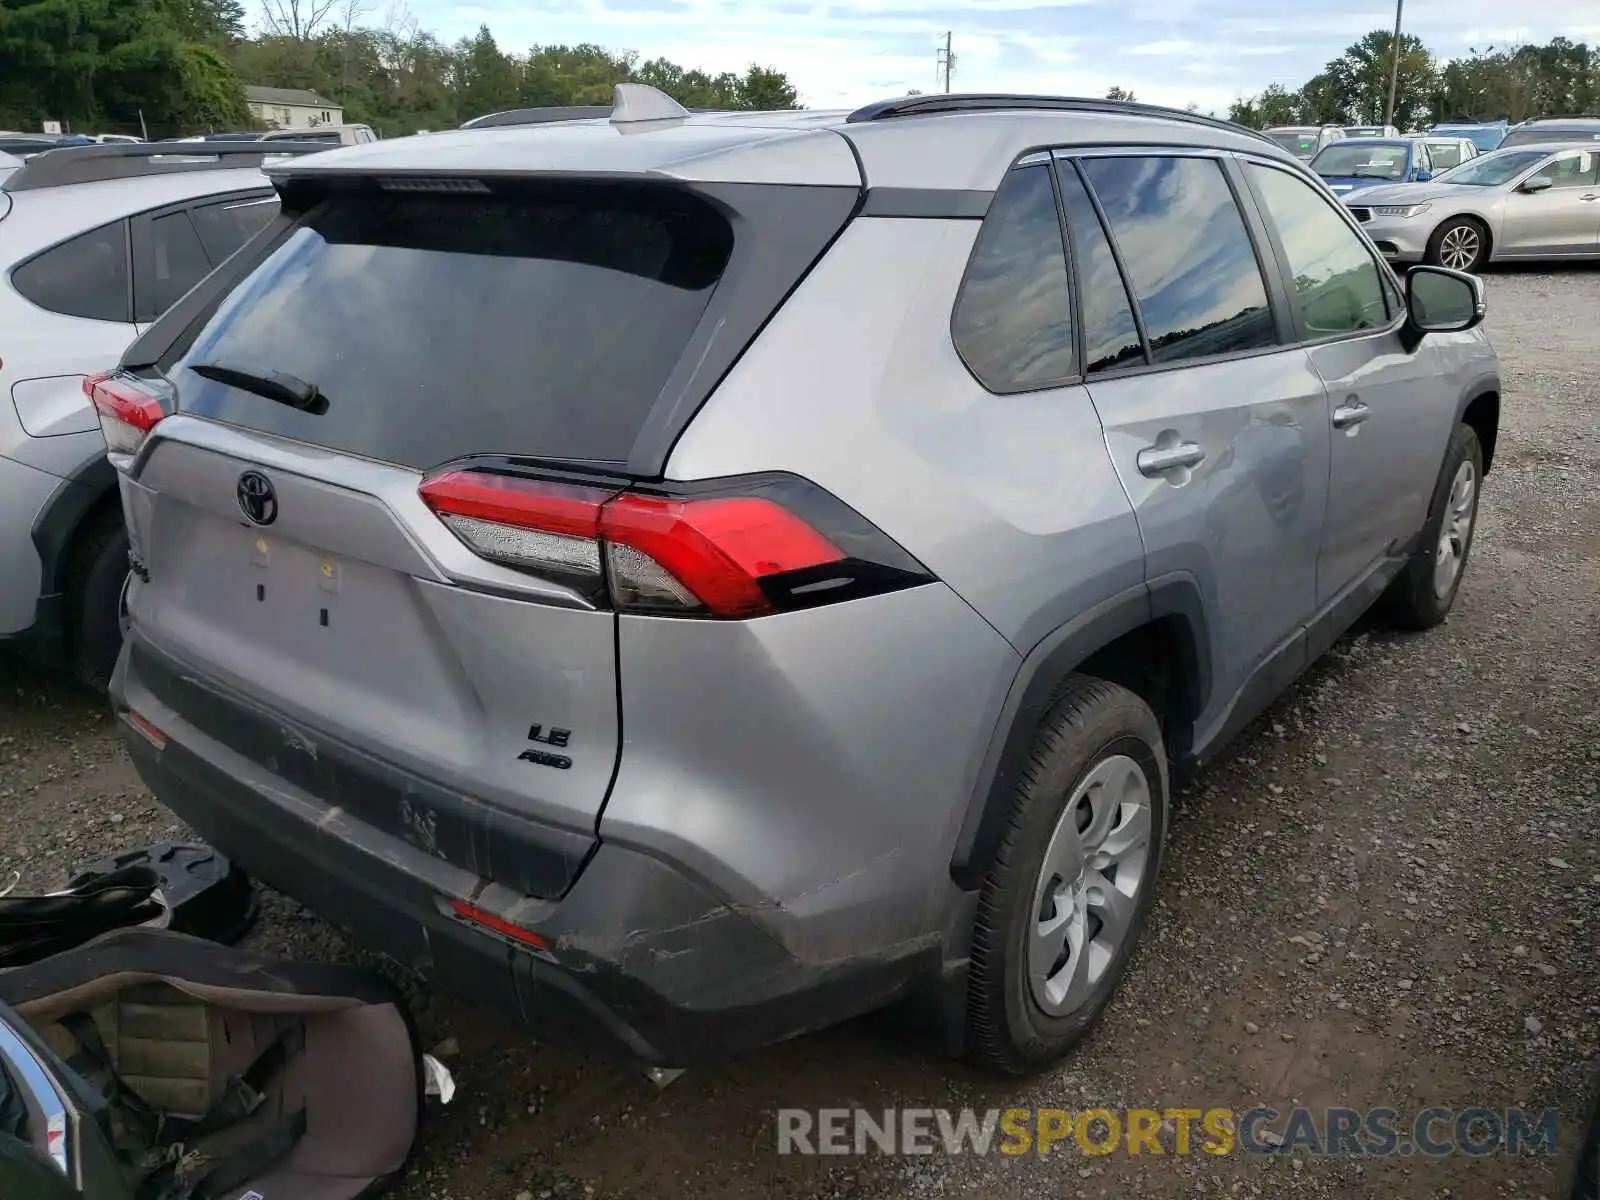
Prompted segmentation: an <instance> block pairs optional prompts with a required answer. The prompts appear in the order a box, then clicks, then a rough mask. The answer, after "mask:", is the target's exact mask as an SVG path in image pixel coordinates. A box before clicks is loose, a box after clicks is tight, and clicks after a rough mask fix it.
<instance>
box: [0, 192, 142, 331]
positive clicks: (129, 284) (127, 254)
mask: <svg viewBox="0 0 1600 1200" xmlns="http://www.w3.org/2000/svg"><path fill="white" fill-rule="evenodd" d="M131 224H132V221H131V219H130V218H128V217H118V218H117V219H116V220H115V221H102V222H101V223H100V224H98V225H94V226H91V227H90V228H88V229H80V230H78V232H77V233H74V234H71V235H70V236H68V237H64V238H62V239H61V240H60V241H57V242H52V243H51V244H50V245H48V246H45V247H44V248H43V249H41V250H35V251H34V252H33V253H32V254H30V255H28V257H27V258H24V259H22V260H21V261H20V262H16V263H13V264H11V268H10V270H8V271H7V272H6V279H7V281H8V282H9V283H10V284H11V287H12V290H14V291H15V292H16V293H17V295H19V296H21V297H22V298H23V299H24V300H26V301H27V302H28V303H29V304H32V305H33V306H34V307H35V308H37V309H39V310H40V311H41V312H47V313H53V314H54V315H56V316H58V317H70V318H72V319H73V320H75V321H103V320H105V318H104V317H85V316H80V315H79V314H77V313H70V312H60V311H59V310H57V309H54V308H46V307H45V306H44V305H42V304H40V303H38V302H37V301H35V300H34V299H33V297H31V296H29V295H28V294H27V293H26V292H24V291H23V290H22V289H21V288H19V287H17V283H16V280H15V279H13V278H12V276H14V275H15V274H16V273H17V272H18V271H20V270H22V268H23V267H26V266H27V265H28V264H29V263H31V262H33V261H34V260H36V259H40V258H43V257H44V256H45V255H46V254H49V253H50V252H51V251H52V250H58V249H60V248H61V247H62V246H65V245H66V244H67V243H68V242H70V241H74V240H75V239H77V238H81V237H85V236H87V235H88V234H91V233H98V232H100V230H102V229H106V228H109V227H110V226H112V225H120V226H122V267H123V270H122V278H123V283H124V285H125V287H124V291H125V293H126V294H125V295H124V296H123V299H122V303H123V309H122V313H123V315H122V319H121V320H120V321H111V322H108V323H109V324H112V325H132V324H133V323H134V321H135V320H136V318H135V316H134V309H133V234H132V231H131V229H130V228H129V227H130V226H131Z"/></svg>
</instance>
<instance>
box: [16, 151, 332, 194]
mask: <svg viewBox="0 0 1600 1200" xmlns="http://www.w3.org/2000/svg"><path fill="white" fill-rule="evenodd" d="M328 149H329V147H328V146H327V144H326V143H323V142H114V143H110V144H102V145H94V146H62V147H61V148H59V149H56V150H47V151H45V152H44V153H43V154H36V155H34V156H33V157H32V158H29V159H27V160H26V161H24V162H23V164H22V166H20V167H19V168H17V169H16V170H15V171H13V172H12V173H11V174H10V175H8V176H6V178H5V181H4V182H3V183H0V188H4V189H5V190H6V191H8V192H30V191H33V190H35V189H37V188H47V187H60V186H62V185H63V184H68V183H97V182H99V181H100V180H103V179H131V178H134V177H135V176H140V175H167V174H176V173H179V172H185V171H217V170H224V171H226V170H238V169H239V168H242V167H259V166H260V165H261V163H262V160H263V159H266V158H276V157H279V156H281V155H287V154H318V153H322V152H325V151H327V150H328Z"/></svg>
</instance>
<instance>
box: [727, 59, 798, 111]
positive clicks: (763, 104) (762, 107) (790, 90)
mask: <svg viewBox="0 0 1600 1200" xmlns="http://www.w3.org/2000/svg"><path fill="white" fill-rule="evenodd" d="M798 98H799V97H798V95H797V93H796V92H795V90H794V85H793V84H791V83H790V82H789V77H788V76H787V75H785V74H784V73H783V72H782V71H775V70H773V69H772V68H771V67H761V66H757V65H756V64H755V63H751V64H750V69H749V70H748V71H746V72H745V73H744V78H743V79H741V80H740V81H739V102H738V107H739V108H748V109H753V110H754V111H756V112H770V111H773V110H775V109H780V108H794V107H795V101H796V100H797V99H798Z"/></svg>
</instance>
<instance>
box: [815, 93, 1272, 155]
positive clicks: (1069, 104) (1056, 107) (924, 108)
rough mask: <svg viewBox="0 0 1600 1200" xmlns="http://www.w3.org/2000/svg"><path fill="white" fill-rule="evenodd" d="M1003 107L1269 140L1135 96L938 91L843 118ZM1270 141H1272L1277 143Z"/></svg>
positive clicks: (1258, 133) (882, 102)
mask: <svg viewBox="0 0 1600 1200" xmlns="http://www.w3.org/2000/svg"><path fill="white" fill-rule="evenodd" d="M1005 109H1022V110H1026V109H1036V110H1041V111H1051V112H1092V113H1113V114H1128V115H1132V116H1141V117H1161V118H1163V119H1165V120H1168V121H1187V122H1189V123H1190V124H1192V125H1204V126H1207V127H1208V128H1211V129H1225V130H1227V131H1228V132H1229V133H1242V134H1247V135H1248V136H1250V137H1254V138H1259V139H1260V140H1261V141H1264V142H1272V139H1271V138H1269V137H1267V136H1266V135H1265V134H1263V133H1262V132H1261V131H1260V130H1258V129H1250V128H1248V127H1246V126H1244V125H1236V124H1234V123H1233V122H1232V121H1224V120H1222V119H1221V118H1220V117H1203V116H1201V115H1200V114H1199V113H1193V112H1189V111H1187V110H1186V109H1182V108H1163V107H1161V106H1160V105H1159V104H1140V103H1139V102H1137V101H1134V100H1094V99H1089V98H1087V97H1083V96H1022V95H1009V94H1006V93H995V92H967V93H962V92H954V93H949V92H945V93H938V94H935V95H931V96H901V97H899V98H898V99H895V100H878V101H876V102H874V103H872V104H868V105H866V106H864V107H862V108H858V109H856V110H855V112H853V113H851V114H850V115H849V116H848V117H846V118H845V121H846V123H848V124H856V123H859V122H862V121H884V120H888V119H889V118H891V117H914V116H921V115H923V114H926V113H957V112H986V111H988V112H992V111H997V110H1005ZM1276 144H1277V143H1276V142H1273V145H1276Z"/></svg>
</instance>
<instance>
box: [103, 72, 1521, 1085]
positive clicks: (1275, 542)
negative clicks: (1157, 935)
mask: <svg viewBox="0 0 1600 1200" xmlns="http://www.w3.org/2000/svg"><path fill="white" fill-rule="evenodd" d="M272 177H273V179H274V180H275V183H276V185H277V188H278V190H279V194H280V196H281V200H282V212H281V214H280V215H279V216H278V218H276V220H275V221H274V223H273V224H272V225H271V226H269V227H268V228H267V229H265V230H263V231H262V233H261V234H260V235H258V237H257V239H256V240H254V241H253V242H252V243H251V244H250V245H247V246H246V247H245V249H244V250H242V251H241V252H240V253H239V254H238V255H237V256H235V258H234V259H232V260H230V262H229V264H227V265H226V266H225V267H224V268H223V269H222V270H220V271H219V272H217V273H216V274H214V275H213V276H211V277H210V278H209V279H208V280H207V282H206V283H205V284H202V285H201V287H200V288H198V289H196V291H194V292H192V293H190V294H189V295H188V296H186V297H185V298H184V299H183V300H182V301H181V302H180V303H179V304H178V306H177V307H176V308H175V309H174V310H173V311H172V312H170V313H169V314H168V315H167V316H166V317H164V318H163V319H162V320H161V321H159V322H158V323H157V324H156V326H155V327H153V328H152V329H151V330H150V331H149V332H148V333H147V334H146V335H145V336H143V337H142V338H141V339H140V340H139V342H138V343H136V344H135V345H134V346H133V347H132V348H131V349H130V351H129V352H128V353H127V354H126V355H125V356H124V359H123V370H122V372H121V373H119V374H117V375H114V376H111V377H108V378H105V379H101V380H99V381H97V382H95V383H94V384H93V385H92V389H91V390H92V392H93V398H94V400H95V403H96V406H97V408H98V410H99V411H100V413H101V414H102V417H103V425H104V428H105V430H106V434H107V437H108V440H109V444H110V446H111V448H112V458H113V460H114V463H115V465H116V467H117V468H118V470H119V472H120V481H121V487H122V497H123V503H124V506H125V509H126V513H127V516H128V520H129V522H130V526H131V537H132V543H133V553H134V555H135V558H136V564H135V574H136V577H137V583H136V584H135V586H134V587H133V588H132V591H131V595H130V609H131V615H132V630H131V633H130V636H129V640H128V643H127V645H126V647H125V649H124V651H123V653H122V657H121V659H120V660H119V662H118V666H117V671H116V674H115V677H114V679H113V684H112V689H113V694H114V697H115V703H116V705H117V709H118V711H119V712H120V714H121V719H122V721H123V724H124V726H125V730H126V734H127V741H128V744H129V746H130V747H131V749H132V753H133V755H134V758H135V760H136V762H137V764H138V767H139V770H140V771H141V773H142V774H143V776H144V778H145V779H146V780H147V781H148V783H149V784H150V786H151V787H152V788H153V789H154V791H155V792H156V794H157V795H158V796H159V797H160V798H161V799H162V800H163V801H165V802H166V803H167V804H168V805H169V806H170V807H171V808H172V809H173V810H174V811H175V812H176V813H178V814H179V815H180V816H182V817H183V818H184V819H186V820H187V821H189V822H190V823H191V824H192V825H193V826H194V827H195V828H197V829H198V830H199V831H200V832H201V833H202V834H204V836H206V837H207V838H209V839H211V840H213V841H214V842H216V844H217V845H219V846H220V847H222V848H223V849H225V850H226V851H227V853H229V854H231V855H235V856H237V858H238V859H239V860H240V861H241V862H243V863H244V864H246V865H247V866H248V868H249V869H250V870H252V871H253V872H256V873H257V874H258V875H259V876H260V877H261V878H262V879H263V880H266V881H267V882H270V883H271V884H273V885H274V886H276V887H278V888H280V889H282V890H283V891H285V892H287V893H289V894H290V895H292V896H295V897H298V898H299V899H301V900H303V901H304V902H305V903H307V904H309V905H310V906H311V907H312V908H314V909H315V910H316V911H318V912H320V913H322V914H324V915H326V916H327V917H328V918H330V919H331V920H333V921H335V922H338V923H340V924H342V925H345V926H347V927H348V928H350V929H352V930H353V931H354V932H355V933H356V934H357V935H358V936H359V937H360V938H362V939H364V940H365V941H367V942H368V943H370V944H373V945H375V946H378V947H381V948H383V949H385V950H386V951H387V952H388V953H389V954H391V955H392V956H394V957H395V958H397V959H399V960H400V961H402V962H404V963H406V964H408V965H410V966H413V967H416V968H418V969H421V970H423V971H424V972H426V973H427V974H429V975H431V976H432V977H434V978H436V979H437V980H439V981H440V982H441V983H443V984H445V985H447V986H450V987H452V988H455V989H458V990H461V991H465V992H467V993H468V994H470V995H473V996H475V997H478V998H480V999H487V1000H490V1001H493V1002H496V1003H498V1004H500V1005H502V1006H504V1007H505V1008H507V1009H510V1010H512V1011H513V1012H517V1013H520V1014H521V1015H522V1016H523V1017H524V1018H525V1019H526V1020H528V1021H530V1022H537V1023H540V1024H541V1025H542V1024H544V1023H546V1022H551V1021H556V1020H558V1019H561V1018H562V1017H563V1016H573V1017H577V1018H579V1019H580V1024H586V1025H587V1026H588V1027H590V1028H598V1029H599V1030H602V1031H604V1032H605V1033H606V1034H608V1035H609V1036H610V1038H611V1039H612V1040H613V1041H615V1042H618V1043H620V1044H621V1045H622V1046H624V1047H626V1048H627V1049H628V1050H630V1051H631V1052H632V1053H633V1054H635V1055H638V1056H640V1057H642V1058H644V1059H645V1060H647V1061H651V1062H654V1063H657V1064H664V1065H683V1064H685V1063H688V1062H691V1061H694V1060H696V1059H700V1058H703V1057H707V1056H713V1055H716V1054H719V1053H723V1052H728V1051H732V1050H736V1049H738V1048H740V1047H747V1046H752V1045H756V1044H760V1043H763V1042H767V1041H770V1040H774V1039H778V1038H782V1037H786V1036H789V1035H792V1034H795V1033H797V1032H800V1031H802V1030H806V1029H810V1028H814V1027H816V1026H818V1025H822V1024H826V1023H828V1022H832V1021H836V1020H839V1019H841V1018H844V1017H847V1016H850V1015H852V1014H856V1013H860V1012H863V1011H866V1010H869V1009H872V1008H875V1007H878V1006H881V1005H884V1004H886V1003H887V1002H889V1001H891V1000H895V999H898V998H901V997H917V998H920V999H922V1000H923V1001H939V1000H943V1001H944V1002H945V1003H944V1005H943V1007H940V1006H939V1005H938V1004H937V1003H935V1004H934V1007H933V1011H935V1012H940V1013H943V1014H945V1015H947V1016H949V1017H951V1018H952V1019H951V1020H950V1022H949V1024H948V1025H947V1026H946V1028H950V1029H959V1030H962V1031H964V1034H965V1036H964V1043H965V1045H966V1047H967V1048H968V1050H969V1052H970V1053H971V1054H972V1055H973V1056H975V1057H976V1058H978V1059H979V1060H981V1061H984V1062H987V1063H989V1064H992V1065H994V1066H997V1067H1000V1068H1003V1069H1009V1070H1015V1071H1022V1070H1028V1069H1032V1068H1035V1067H1037V1066H1038V1065H1040V1064H1043V1063H1046V1062H1049V1061H1050V1060H1052V1059H1054V1058H1056V1057H1058V1056H1060V1055H1061V1054H1062V1053H1063V1052H1064V1051H1065V1050H1066V1049H1067V1047H1068V1046H1070V1045H1071V1044H1072V1042H1073V1041H1074V1039H1075V1038H1077V1037H1078V1036H1079V1035H1081V1034H1082V1033H1083V1032H1084V1031H1085V1030H1086V1029H1087V1028H1088V1027H1089V1025H1090V1024H1091V1023H1092V1022H1093V1020H1094V1019H1095V1017H1096V1016H1097V1015H1098V1014H1099V1013H1100V1012H1101V1010H1102V1009H1103V1008H1104V1006H1105V1004H1106V1002H1107V1000H1108V998H1109V996H1110V994H1111V992H1112V990H1113V989H1114V987H1115V986H1116V983H1117V980H1118V978H1119V976H1120V975H1121V974H1122V972H1123V969H1124V967H1125V965H1126V963H1127V961H1128V956H1129V953H1130V951H1131V949H1132V947H1133V945H1134V942H1135V939H1136V937H1137V936H1138V934H1139V931H1140V927H1141V925H1142V924H1143V923H1144V920H1145V918H1146V915H1147V913H1148V912H1149V910H1150V906H1151V902H1152V896H1153V893H1154V891H1155V888H1156V881H1157V874H1158V871H1159V868H1160V865H1161V857H1162V845H1163V841H1164V838H1165V835H1166V832H1167V823H1168V816H1169V809H1168V803H1169V795H1170V786H1171V785H1170V782H1169V779H1170V774H1171V772H1172V771H1173V769H1174V768H1176V769H1178V770H1187V769H1189V768H1192V767H1193V766H1194V765H1195V764H1197V763H1200V762H1202V761H1204V760H1205V759H1206V757H1207V756H1208V755H1211V754H1213V753H1214V752H1216V751H1217V750H1218V748H1219V747H1221V746H1222V745H1223V743H1224V742H1225V741H1226V740H1227V739H1228V738H1229V737H1230V736H1231V735H1233V734H1234V733H1235V732H1237V731H1238V730H1239V729H1240V728H1241V727H1242V726H1244V725H1245V724H1246V723H1247V722H1249V721H1250V720H1251V718H1253V717H1254V716H1256V715H1257V714H1259V713H1260V712H1261V711H1262V709H1263V708H1264V706H1266V705H1267V704H1268V703H1269V702H1270V701H1271V700H1272V699H1273V697H1275V696H1277V695H1278V694H1279V693H1280V692H1281V691H1282V690H1283V689H1284V687H1285V686H1286V685H1287V684H1288V683H1289V682H1290V681H1291V680H1292V679H1294V678H1295V676H1296V675H1298V674H1299V673H1300V672H1301V671H1302V670H1304V669H1305V667H1306V666H1307V664H1308V663H1310V662H1311V661H1312V660H1313V659H1315V658H1316V657H1317V656H1318V655H1319V654H1320V653H1322V652H1323V651H1324V650H1326V649H1327V648H1328V646H1329V645H1330V644H1331V643H1332V642H1333V641H1334V639H1335V638H1337V637H1338V636H1339V634H1340V633H1341V632H1342V631H1343V630H1344V629H1345V628H1346V627H1348V626H1349V625H1350V624H1351V623H1352V622H1353V621H1354V620H1355V619H1356V618H1357V617H1358V616H1359V615H1360V614H1361V613H1363V612H1364V611H1365V610H1366V609H1367V608H1368V607H1369V606H1371V605H1372V604H1373V602H1374V601H1375V600H1378V599H1379V598H1380V597H1381V598H1382V599H1383V601H1384V604H1385V606H1386V608H1387V610H1388V612H1389V613H1390V614H1391V616H1392V617H1393V619H1395V620H1396V621H1398V622H1399V623H1400V624H1401V625H1403V626H1405V627H1408V628H1413V629H1420V628H1425V627H1427V626H1431V625H1434V624H1436V623H1438V622H1439V621H1441V620H1442V619H1443V618H1444V617H1445V614H1446V613H1447V612H1448V610H1449V608H1450V606H1451V603H1452V601H1453V600H1454V599H1455V596H1456V591H1457V588H1458V586H1459V584H1460V581H1461V573H1462V569H1463V566H1464V564H1465V562H1466V559H1467V554H1468V551H1469V550H1470V548H1471V542H1472V530H1473V522H1474V517H1475V515H1476V512H1477V502H1478V495H1479V486H1480V483H1481V481H1482V478H1483V475H1484V473H1485V472H1486V471H1487V469H1488V467H1489V465H1490V461H1491V458H1492V456H1493V452H1494V444H1495V434H1496V427H1497V422H1498V416H1499V406H1500V381H1499V377H1498V374H1497V365H1496V360H1495V355H1494V352H1493V351H1492V350H1491V349H1490V347H1489V344H1488V342H1487V341H1486V340H1485V338H1484V335H1483V333H1482V332H1481V331H1480V330H1479V329H1477V328H1476V327H1477V326H1478V324H1479V323H1480V321H1481V319H1482V316H1483V300H1482V294H1481V292H1480V290H1479V285H1478V283H1477V282H1476V281H1475V280H1474V279H1473V278H1471V277H1470V276H1466V275H1461V274H1456V273H1453V272H1449V271H1445V270H1442V269H1440V268H1434V267H1421V268H1417V269H1415V270H1413V271H1412V272H1411V273H1410V274H1409V276H1408V277H1407V279H1406V281H1405V283H1404V285H1402V284H1401V283H1400V282H1398V281H1397V279H1396V278H1395V276H1394V275H1392V274H1391V273H1390V270H1389V268H1388V267H1387V266H1386V265H1385V264H1384V262H1383V260H1382V259H1381V258H1380V257H1379V256H1378V255H1377V254H1376V253H1375V252H1374V250H1373V247H1372V245H1371V243H1370V242H1369V241H1368V240H1367V239H1366V238H1365V237H1364V236H1363V235H1362V233H1361V230H1360V226H1359V225H1358V224H1356V223H1355V221H1354V220H1353V219H1352V218H1351V216H1350V215H1349V213H1348V212H1347V211H1346V210H1345V209H1344V208H1343V206H1342V205H1340V204H1339V203H1338V202H1337V201H1336V200H1335V199H1334V198H1333V197H1332V196H1331V195H1330V194H1329V193H1328V191H1327V190H1326V189H1325V188H1324V187H1323V186H1322V185H1321V184H1320V183H1319V182H1318V181H1317V180H1316V178H1315V177H1313V176H1312V175H1310V174H1309V173H1307V171H1306V170H1305V168H1304V167H1302V166H1301V165H1300V164H1299V163H1297V162H1296V161H1295V160H1294V158H1293V157H1292V156H1291V155H1290V154H1289V153H1288V152H1286V151H1284V150H1282V149H1280V148H1279V147H1278V146H1276V145H1274V144H1273V143H1272V142H1270V141H1268V140H1266V139H1265V138H1261V137H1258V136H1255V135H1253V134H1251V133H1249V132H1248V131H1245V130H1242V129H1238V128H1235V127H1233V126H1230V125H1226V124H1223V123H1220V122H1217V121H1213V120H1208V119H1204V118H1200V117H1195V116H1190V115H1188V114H1185V113H1175V112H1169V111H1166V110H1161V109H1152V108H1148V107H1143V106H1139V105H1133V104H1116V103H1108V102H1102V101H1080V100H1068V99H1050V98H1032V97H1004V96H927V97H914V98H909V99H902V100H895V101H890V102H885V103H879V104H875V105H872V106H870V107H867V108H864V109H861V110H859V111H856V112H853V113H842V112H840V113H832V112H782V113H739V114H704V115H690V114H686V113H684V112H683V111H682V110H681V109H679V108H677V107H676V106H675V105H673V104H672V103H671V101H669V100H667V99H666V97H664V96H662V95H660V94H659V93H656V92H653V91H651V90H650V89H642V90H638V89H632V88H623V89H621V94H620V95H619V97H618V103H617V107H616V110H615V111H614V112H613V114H612V115H611V117H610V118H609V119H607V118H604V117H602V118H598V119H589V120H583V121H576V122H561V123H555V124H544V125H538V126H520V127H519V126H515V125H510V126H501V127H497V128H489V129H481V130H468V131H461V132H454V133H446V134H436V135H433V136H429V137H425V138H412V139H400V140H396V141H387V142H381V143H378V144H376V145H371V146H362V147H355V148H351V149H348V150H342V151H332V152H329V153H327V154H323V155H313V156H307V157H306V158H303V159H300V160H298V161H294V162H288V163H284V164H282V165H281V167H275V168H273V169H272Z"/></svg>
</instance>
